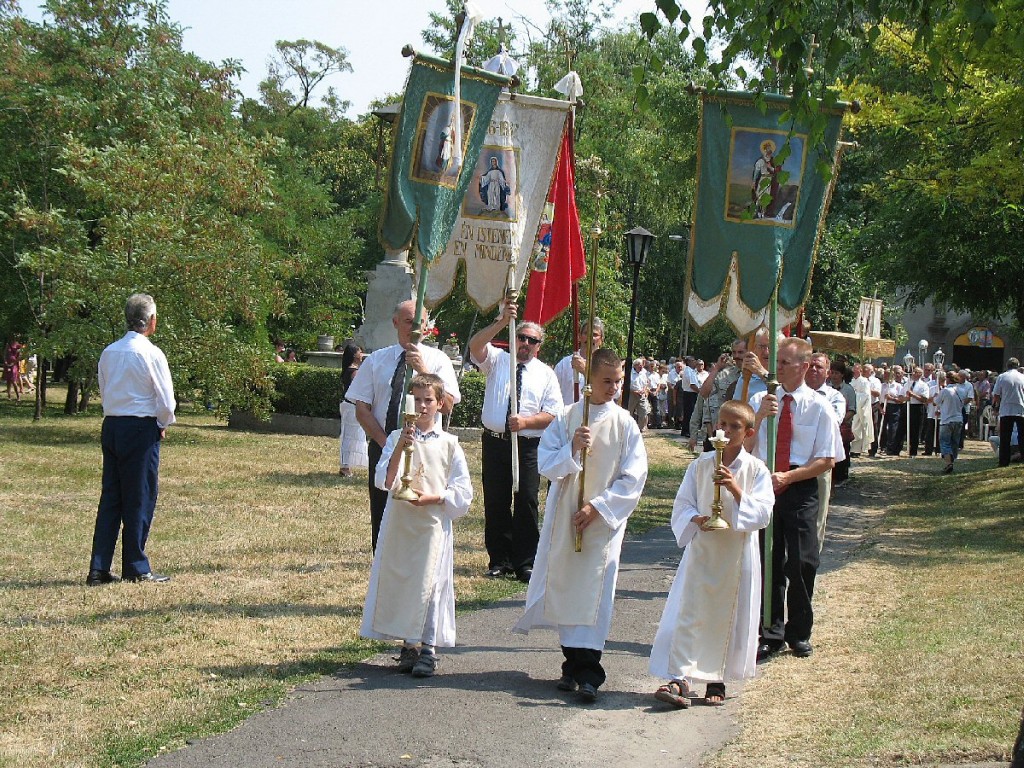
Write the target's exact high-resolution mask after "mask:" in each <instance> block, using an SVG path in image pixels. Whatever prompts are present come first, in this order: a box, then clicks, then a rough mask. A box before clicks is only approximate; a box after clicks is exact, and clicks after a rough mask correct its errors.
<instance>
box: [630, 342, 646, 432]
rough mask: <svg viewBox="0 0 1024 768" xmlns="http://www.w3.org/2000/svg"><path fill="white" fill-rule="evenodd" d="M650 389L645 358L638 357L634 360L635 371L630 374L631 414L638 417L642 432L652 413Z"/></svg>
mask: <svg viewBox="0 0 1024 768" xmlns="http://www.w3.org/2000/svg"><path fill="white" fill-rule="evenodd" d="M650 389H651V381H650V377H648V375H647V369H646V367H645V366H644V359H643V358H642V357H638V358H637V359H636V360H634V361H633V372H632V373H631V374H630V376H629V415H630V416H632V417H633V418H634V419H636V425H637V426H638V427H639V428H640V431H641V432H643V431H645V430H646V429H647V419H648V417H649V416H650V414H651V403H650V401H649V400H648V399H647V395H648V393H649V392H650Z"/></svg>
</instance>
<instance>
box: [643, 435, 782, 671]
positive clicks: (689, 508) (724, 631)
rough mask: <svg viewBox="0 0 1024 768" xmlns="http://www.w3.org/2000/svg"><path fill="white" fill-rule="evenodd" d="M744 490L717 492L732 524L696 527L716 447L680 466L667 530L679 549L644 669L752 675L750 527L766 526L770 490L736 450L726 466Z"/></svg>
mask: <svg viewBox="0 0 1024 768" xmlns="http://www.w3.org/2000/svg"><path fill="white" fill-rule="evenodd" d="M729 469H730V470H731V471H732V473H733V477H735V478H736V481H737V482H738V483H739V485H740V488H741V489H742V490H743V494H742V496H741V498H740V503H739V504H737V503H736V500H735V498H733V495H732V494H731V493H729V492H728V491H727V490H725V489H724V488H723V489H722V495H721V498H722V517H724V518H725V519H726V520H727V521H728V523H729V525H730V526H732V527H731V528H729V529H728V530H723V531H701V530H700V527H699V526H698V525H697V524H696V523H694V522H693V518H695V517H697V516H698V515H710V514H711V503H712V501H713V500H714V498H715V491H714V488H715V485H714V475H715V452H714V451H708V452H707V453H703V454H701V455H700V456H699V457H698V458H697V460H696V461H694V462H693V463H691V464H690V466H689V467H687V469H686V475H685V476H684V477H683V482H682V484H681V485H680V486H679V492H678V493H677V494H676V500H675V504H674V505H673V507H672V532H673V533H674V534H675V537H676V541H677V542H678V544H679V546H680V547H684V548H685V549H684V550H683V556H682V559H681V560H680V561H679V568H678V570H677V571H676V576H675V579H674V580H673V582H672V587H671V589H670V590H669V593H668V600H667V602H666V603H665V610H664V612H663V613H662V616H661V622H660V623H659V625H658V632H657V634H656V635H655V638H654V645H653V646H652V648H651V662H650V671H651V674H653V675H656V676H658V677H660V678H663V679H674V680H682V679H685V680H686V681H687V682H709V683H720V682H728V681H730V680H741V679H744V678H748V677H753V676H754V671H755V668H756V659H757V632H758V619H759V613H760V604H761V603H760V588H761V556H760V552H759V544H758V537H757V532H758V531H759V530H760V529H762V528H764V527H765V526H766V525H768V521H769V520H770V519H771V515H772V507H773V505H774V504H775V494H774V493H773V491H772V481H771V475H770V474H769V473H768V468H767V467H766V466H765V465H764V463H763V462H762V461H760V460H759V459H755V458H754V457H752V456H751V455H750V454H748V453H747V452H746V451H743V450H741V451H740V453H739V456H737V457H736V460H735V461H733V462H732V464H730V465H729Z"/></svg>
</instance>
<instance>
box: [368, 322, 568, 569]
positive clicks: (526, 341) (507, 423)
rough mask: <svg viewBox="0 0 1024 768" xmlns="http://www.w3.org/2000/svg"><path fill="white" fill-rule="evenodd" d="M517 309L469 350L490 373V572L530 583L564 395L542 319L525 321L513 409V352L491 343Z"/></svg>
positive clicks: (486, 475) (485, 417) (484, 456)
mask: <svg viewBox="0 0 1024 768" xmlns="http://www.w3.org/2000/svg"><path fill="white" fill-rule="evenodd" d="M517 314H518V310H517V308H516V305H515V304H514V303H511V302H506V303H505V304H504V306H503V308H502V311H501V314H500V315H499V316H498V319H497V320H495V321H494V322H493V323H491V324H490V325H488V326H486V327H485V328H481V329H480V330H479V331H477V332H476V333H475V334H473V337H472V338H471V339H470V340H469V354H470V357H471V359H472V360H473V362H474V363H475V364H476V365H477V366H479V368H480V371H481V372H482V373H483V374H484V375H485V376H486V377H487V386H486V388H485V389H484V405H483V411H482V413H481V414H480V420H481V421H482V422H483V425H484V432H483V436H482V437H481V448H482V453H481V465H482V470H483V485H484V546H485V547H486V548H487V556H488V560H489V563H488V567H487V573H486V576H487V577H488V578H498V577H501V576H505V575H507V574H511V573H514V574H515V575H516V578H517V579H519V580H520V581H522V582H524V583H528V582H529V581H530V577H531V576H532V575H533V560H534V557H535V556H536V554H537V543H538V542H539V541H540V525H539V518H540V508H539V503H538V500H537V495H538V493H539V491H540V473H539V471H538V468H537V448H538V447H539V445H540V436H541V434H542V433H543V432H544V429H545V427H547V425H548V424H550V423H551V422H552V421H554V420H555V418H557V417H558V416H559V415H560V414H561V412H562V393H561V390H560V389H559V387H558V379H557V378H556V377H555V372H554V371H553V370H551V368H550V367H548V366H547V365H545V364H544V363H542V362H541V361H540V360H539V359H538V358H537V354H538V353H539V352H540V346H541V343H542V342H543V341H544V329H543V328H542V327H541V326H539V325H537V324H536V323H520V324H519V325H518V326H517V327H516V344H515V346H516V348H515V356H516V373H515V376H516V394H517V395H518V397H517V402H518V407H517V408H515V409H512V407H511V400H510V392H511V388H512V386H511V385H512V380H511V377H512V368H511V360H510V359H509V353H508V352H506V351H505V350H503V349H498V348H497V347H495V346H494V345H493V344H491V341H492V340H493V339H494V337H495V336H497V335H498V333H499V332H500V331H501V330H502V329H503V328H507V327H508V325H509V323H512V322H515V319H516V315H517ZM360 375H362V374H360ZM513 440H515V441H516V444H517V449H518V453H519V490H518V491H517V492H516V493H515V494H513V492H512V441H513Z"/></svg>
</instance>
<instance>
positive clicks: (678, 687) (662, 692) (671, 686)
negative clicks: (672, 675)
mask: <svg viewBox="0 0 1024 768" xmlns="http://www.w3.org/2000/svg"><path fill="white" fill-rule="evenodd" d="M689 693H690V688H689V686H688V685H687V684H686V681H685V680H671V681H669V682H667V683H665V684H664V685H663V686H661V687H660V688H658V690H657V691H655V692H654V698H656V699H657V700H658V701H664V702H665V703H666V704H671V705H672V706H673V707H675V708H676V709H686V708H687V707H689V706H690V699H689V695H688V694H689Z"/></svg>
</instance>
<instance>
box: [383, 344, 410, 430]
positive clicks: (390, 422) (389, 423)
mask: <svg viewBox="0 0 1024 768" xmlns="http://www.w3.org/2000/svg"><path fill="white" fill-rule="evenodd" d="M403 394H405V350H402V354H400V355H399V356H398V365H396V366H395V373H394V375H393V376H392V377H391V399H390V400H388V415H387V416H386V417H385V419H384V431H385V432H386V433H387V434H389V435H390V434H391V433H392V432H394V431H395V430H396V429H398V420H399V410H400V408H401V405H402V395H403Z"/></svg>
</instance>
